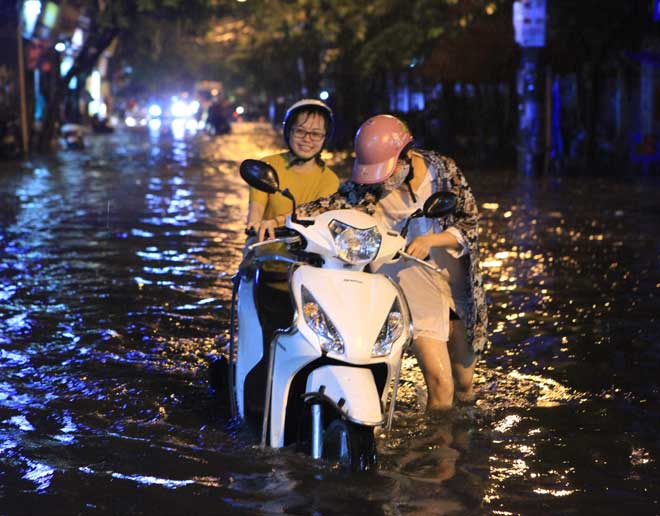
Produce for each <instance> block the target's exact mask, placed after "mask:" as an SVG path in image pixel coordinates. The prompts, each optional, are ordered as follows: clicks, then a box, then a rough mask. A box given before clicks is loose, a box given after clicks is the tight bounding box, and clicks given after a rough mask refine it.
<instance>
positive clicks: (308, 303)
mask: <svg viewBox="0 0 660 516" xmlns="http://www.w3.org/2000/svg"><path fill="white" fill-rule="evenodd" d="M300 291H301V298H302V313H303V317H304V318H305V322H306V323H307V326H309V327H310V328H311V330H312V331H313V332H314V333H316V335H317V336H318V337H319V341H320V343H321V348H322V349H323V351H325V352H326V353H328V352H333V353H343V352H344V341H343V340H342V338H341V336H340V335H339V332H338V331H337V329H336V328H335V327H334V325H333V324H332V322H331V321H330V318H329V317H328V316H327V315H326V313H325V312H324V311H323V309H322V308H321V306H320V305H319V304H318V302H317V301H316V299H314V296H313V295H312V293H311V292H310V291H309V290H308V289H307V288H306V287H305V285H302V286H301V287H300Z"/></svg>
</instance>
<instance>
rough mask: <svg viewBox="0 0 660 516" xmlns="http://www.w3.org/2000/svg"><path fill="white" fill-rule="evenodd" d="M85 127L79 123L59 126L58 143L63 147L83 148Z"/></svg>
mask: <svg viewBox="0 0 660 516" xmlns="http://www.w3.org/2000/svg"><path fill="white" fill-rule="evenodd" d="M84 131H85V128H84V127H83V126H81V125H79V124H64V125H62V127H61V128H60V143H61V145H62V147H64V148H65V149H75V150H80V149H84V148H85V138H84V136H83V135H84Z"/></svg>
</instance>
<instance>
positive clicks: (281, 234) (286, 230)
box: [245, 226, 298, 238]
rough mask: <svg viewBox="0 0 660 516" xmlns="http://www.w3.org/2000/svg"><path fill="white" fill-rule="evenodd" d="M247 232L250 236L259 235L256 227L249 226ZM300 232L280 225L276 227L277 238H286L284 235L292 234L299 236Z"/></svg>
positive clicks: (289, 235)
mask: <svg viewBox="0 0 660 516" xmlns="http://www.w3.org/2000/svg"><path fill="white" fill-rule="evenodd" d="M245 234H246V235H247V236H249V237H254V236H257V232H256V231H255V230H254V228H248V229H246V230H245ZM297 235H298V233H297V232H296V231H295V230H293V229H290V228H287V227H284V226H280V227H277V228H275V238H284V237H291V236H297Z"/></svg>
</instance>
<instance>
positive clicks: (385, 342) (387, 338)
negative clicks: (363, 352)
mask: <svg viewBox="0 0 660 516" xmlns="http://www.w3.org/2000/svg"><path fill="white" fill-rule="evenodd" d="M403 327H404V320H403V312H402V311H401V305H400V304H399V299H398V298H397V299H395V300H394V303H392V308H390V312H389V313H388V314H387V317H386V318H385V323H384V324H383V327H382V328H381V330H380V333H379V334H378V338H377V339H376V343H375V344H374V347H373V348H372V350H371V356H372V357H384V356H387V355H389V354H390V353H391V352H392V345H393V344H394V343H395V342H396V341H397V339H398V338H399V337H401V334H402V333H403Z"/></svg>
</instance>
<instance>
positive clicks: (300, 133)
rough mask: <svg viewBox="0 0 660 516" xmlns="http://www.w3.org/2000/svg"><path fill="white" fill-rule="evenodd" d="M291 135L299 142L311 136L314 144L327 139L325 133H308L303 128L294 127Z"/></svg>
mask: <svg viewBox="0 0 660 516" xmlns="http://www.w3.org/2000/svg"><path fill="white" fill-rule="evenodd" d="M291 133H292V134H293V136H294V138H298V139H299V140H304V139H305V138H307V135H309V139H310V140H312V141H313V142H320V141H321V140H322V139H323V138H325V133H324V132H323V131H307V130H306V129H303V128H302V127H294V128H293V131H291Z"/></svg>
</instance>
